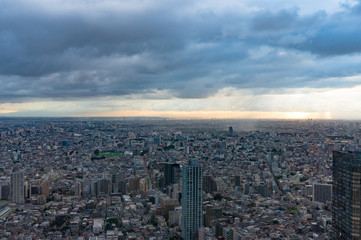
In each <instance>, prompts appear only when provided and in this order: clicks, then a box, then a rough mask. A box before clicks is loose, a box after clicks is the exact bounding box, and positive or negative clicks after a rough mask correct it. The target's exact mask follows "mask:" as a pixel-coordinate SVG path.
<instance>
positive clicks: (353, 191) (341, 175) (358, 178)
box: [332, 151, 361, 240]
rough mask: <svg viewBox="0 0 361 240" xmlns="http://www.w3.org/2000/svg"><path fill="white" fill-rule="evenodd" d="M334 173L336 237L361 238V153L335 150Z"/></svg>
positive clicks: (342, 238) (333, 211)
mask: <svg viewBox="0 0 361 240" xmlns="http://www.w3.org/2000/svg"><path fill="white" fill-rule="evenodd" d="M332 175H333V189H332V190H333V192H332V218H333V220H332V222H333V228H334V232H335V235H336V236H335V237H336V239H339V240H361V153H360V152H356V153H346V152H340V151H333V168H332Z"/></svg>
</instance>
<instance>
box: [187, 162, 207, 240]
mask: <svg viewBox="0 0 361 240" xmlns="http://www.w3.org/2000/svg"><path fill="white" fill-rule="evenodd" d="M202 181H203V167H202V165H200V164H199V163H198V161H197V160H190V161H189V163H188V164H185V165H183V166H182V235H183V239H184V240H191V239H196V238H197V237H198V229H199V228H201V227H202V226H203V212H202V205H203V204H202Z"/></svg>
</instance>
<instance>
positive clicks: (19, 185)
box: [10, 172, 25, 203]
mask: <svg viewBox="0 0 361 240" xmlns="http://www.w3.org/2000/svg"><path fill="white" fill-rule="evenodd" d="M10 196H11V201H12V202H13V203H24V202H25V200H24V172H15V173H12V174H11V176H10Z"/></svg>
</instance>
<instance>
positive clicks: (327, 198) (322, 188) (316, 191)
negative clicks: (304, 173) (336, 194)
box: [312, 184, 332, 204]
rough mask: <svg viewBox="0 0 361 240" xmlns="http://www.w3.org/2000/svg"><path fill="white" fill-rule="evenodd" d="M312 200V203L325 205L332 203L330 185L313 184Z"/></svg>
mask: <svg viewBox="0 0 361 240" xmlns="http://www.w3.org/2000/svg"><path fill="white" fill-rule="evenodd" d="M312 197H313V198H312V199H313V201H314V202H321V203H324V204H326V203H327V202H331V201H332V185H331V184H314V185H313V194H312Z"/></svg>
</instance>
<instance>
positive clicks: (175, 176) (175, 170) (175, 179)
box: [163, 163, 181, 187]
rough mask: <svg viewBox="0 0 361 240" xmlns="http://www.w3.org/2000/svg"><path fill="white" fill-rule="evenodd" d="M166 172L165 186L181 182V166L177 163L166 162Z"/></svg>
mask: <svg viewBox="0 0 361 240" xmlns="http://www.w3.org/2000/svg"><path fill="white" fill-rule="evenodd" d="M163 172H164V186H165V187H167V186H169V185H171V184H176V183H179V179H180V175H181V172H180V166H179V164H177V163H166V164H164V165H163Z"/></svg>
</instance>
